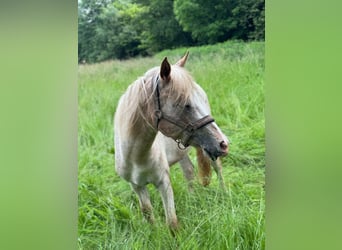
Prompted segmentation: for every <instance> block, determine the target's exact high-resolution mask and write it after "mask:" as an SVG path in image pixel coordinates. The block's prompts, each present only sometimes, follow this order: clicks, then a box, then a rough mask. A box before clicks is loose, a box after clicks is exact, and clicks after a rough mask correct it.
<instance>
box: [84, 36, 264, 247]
mask: <svg viewBox="0 0 342 250" xmlns="http://www.w3.org/2000/svg"><path fill="white" fill-rule="evenodd" d="M185 51H186V49H185V48H179V49H176V50H167V51H162V52H160V53H158V54H156V55H155V56H154V57H148V58H144V59H141V58H140V59H131V60H127V61H108V62H103V63H100V64H94V65H80V66H79V85H78V89H79V91H78V93H79V124H78V126H79V127H78V148H79V152H78V164H79V169H78V176H79V179H78V193H79V201H78V202H79V217H78V218H79V224H78V232H79V235H78V245H79V249H265V192H264V185H265V134H264V130H265V125H264V81H263V73H264V43H262V42H251V43H241V42H226V43H221V44H217V45H214V46H202V47H192V48H189V51H190V55H189V59H188V62H187V65H186V68H187V69H188V70H189V71H190V72H191V73H192V75H193V76H194V78H195V79H196V81H197V82H198V83H199V84H200V85H201V86H202V87H203V88H204V90H205V91H206V93H207V94H208V98H209V101H210V104H211V108H212V114H213V116H214V117H215V119H216V121H217V123H218V124H219V126H220V127H221V128H222V130H223V132H224V133H225V134H226V135H227V136H228V137H229V139H230V141H231V145H230V153H229V155H228V157H225V158H223V159H222V160H223V177H224V179H225V183H226V186H227V189H228V193H227V194H226V193H224V192H223V191H222V190H221V189H220V188H219V183H218V181H217V179H216V178H215V176H213V178H212V183H211V184H210V186H209V187H202V186H200V185H199V183H198V181H197V180H196V181H195V186H194V192H193V193H189V192H188V189H187V184H186V181H185V179H184V178H183V176H182V172H181V170H180V168H179V166H174V167H173V168H172V169H171V179H172V186H173V189H174V193H175V203H176V210H177V215H178V217H179V221H180V223H181V229H180V232H179V233H178V234H176V235H175V236H172V234H170V232H169V231H168V229H167V227H166V225H165V216H164V210H163V205H162V201H161V198H160V195H159V193H158V191H157V190H156V189H155V188H154V187H152V186H150V187H149V190H150V192H151V201H152V204H153V207H154V215H155V217H156V224H155V225H149V224H148V223H147V222H146V221H144V220H143V218H142V215H141V213H140V209H139V202H138V199H137V197H136V195H135V194H134V193H133V191H132V190H131V189H130V186H129V184H128V183H127V182H126V181H124V180H123V179H121V178H119V177H118V176H117V175H116V173H115V171H114V152H115V149H114V147H113V114H114V112H115V109H116V105H117V102H118V99H119V97H120V96H121V95H122V94H123V92H124V91H125V90H126V88H127V86H128V85H129V84H131V83H132V82H133V81H134V80H135V79H136V78H137V77H138V76H140V75H142V74H144V73H145V71H146V70H148V69H149V68H151V67H153V66H156V65H159V64H160V62H161V61H162V59H163V57H164V56H168V58H169V60H170V61H171V62H176V61H177V60H178V59H179V58H180V57H181V56H182V55H183V54H184V52H185ZM194 155H195V154H194V152H191V154H190V157H191V159H192V161H193V162H194V164H195V166H196V165H197V164H196V159H195V157H194ZM195 170H197V167H195Z"/></svg>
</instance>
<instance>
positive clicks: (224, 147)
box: [220, 141, 228, 150]
mask: <svg viewBox="0 0 342 250" xmlns="http://www.w3.org/2000/svg"><path fill="white" fill-rule="evenodd" d="M220 147H221V148H222V149H223V150H226V149H227V148H228V144H227V143H226V142H225V141H221V143H220Z"/></svg>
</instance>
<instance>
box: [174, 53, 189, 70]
mask: <svg viewBox="0 0 342 250" xmlns="http://www.w3.org/2000/svg"><path fill="white" fill-rule="evenodd" d="M188 55H189V51H187V52H186V53H185V55H184V56H183V57H182V58H181V59H179V61H178V62H176V65H178V66H181V67H184V65H185V63H186V60H187V59H188Z"/></svg>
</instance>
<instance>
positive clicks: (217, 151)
mask: <svg viewBox="0 0 342 250" xmlns="http://www.w3.org/2000/svg"><path fill="white" fill-rule="evenodd" d="M187 57H188V53H187V54H186V55H185V56H184V57H183V58H182V59H180V60H179V61H178V62H177V63H176V64H175V65H172V66H171V65H170V64H169V62H168V61H167V58H165V59H164V61H163V62H162V64H161V67H160V74H159V76H158V77H156V79H155V89H156V91H155V93H156V94H155V96H156V98H155V107H156V108H155V113H154V115H155V119H154V120H155V124H156V127H157V128H158V130H159V131H161V132H162V133H163V134H164V135H166V136H168V137H171V138H173V139H174V140H176V141H177V142H178V143H179V145H180V144H182V145H183V146H185V147H187V146H189V145H192V146H195V147H201V148H202V149H203V150H204V151H205V152H206V153H207V154H208V155H209V157H210V158H211V159H213V160H215V159H216V158H217V157H219V156H225V155H227V153H228V145H229V141H228V139H227V137H226V136H225V135H224V134H223V133H222V131H221V130H220V128H219V127H218V126H217V124H216V123H215V121H214V119H213V118H212V117H211V116H210V107H209V103H208V98H207V95H206V94H205V92H204V90H203V89H202V88H201V87H200V86H199V85H198V84H197V83H195V82H194V80H193V79H192V77H191V76H190V74H189V73H188V72H187V71H186V70H185V69H184V68H183V66H184V64H185V62H186V60H187Z"/></svg>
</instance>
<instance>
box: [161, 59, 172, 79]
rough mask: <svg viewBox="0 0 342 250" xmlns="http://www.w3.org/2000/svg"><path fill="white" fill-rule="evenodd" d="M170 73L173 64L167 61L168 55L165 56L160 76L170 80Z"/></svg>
mask: <svg viewBox="0 0 342 250" xmlns="http://www.w3.org/2000/svg"><path fill="white" fill-rule="evenodd" d="M170 73H171V65H170V63H169V62H168V61H167V57H165V58H164V60H163V62H162V64H161V66H160V77H161V78H162V79H163V80H165V81H169V80H170V78H171V77H170Z"/></svg>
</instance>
